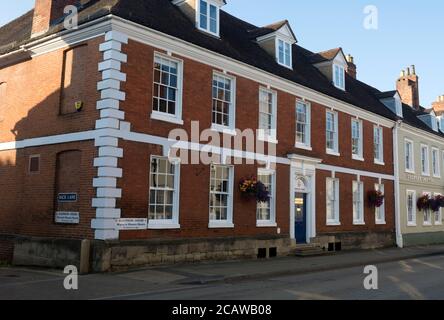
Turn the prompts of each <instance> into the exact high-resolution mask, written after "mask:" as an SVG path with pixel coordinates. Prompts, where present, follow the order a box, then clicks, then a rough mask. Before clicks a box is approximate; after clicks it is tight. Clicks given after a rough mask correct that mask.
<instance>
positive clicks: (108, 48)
mask: <svg viewBox="0 0 444 320" xmlns="http://www.w3.org/2000/svg"><path fill="white" fill-rule="evenodd" d="M127 43H128V36H126V35H125V34H123V33H120V32H117V31H114V30H113V31H108V32H107V33H106V34H105V42H104V43H102V44H101V45H100V51H101V52H103V62H100V63H99V71H101V72H102V81H100V82H99V83H97V90H99V91H100V96H101V100H99V101H97V109H98V110H100V119H99V120H97V121H96V130H98V129H115V130H120V128H121V123H122V122H123V120H125V113H124V112H123V111H121V110H119V109H120V101H125V98H126V95H125V93H124V92H122V91H120V87H121V86H120V84H121V82H125V81H126V75H125V74H124V73H122V72H121V66H122V63H126V62H127V56H126V54H124V53H122V52H121V51H122V45H124V44H127ZM95 146H96V147H97V148H98V154H99V156H98V157H97V158H96V159H95V160H94V166H95V167H97V178H96V179H94V187H95V188H97V189H96V198H95V199H93V200H92V206H93V207H94V208H96V218H95V219H93V220H92V222H91V227H92V228H93V229H95V239H97V240H114V239H118V238H119V231H118V230H117V227H116V219H118V218H120V217H121V211H120V209H119V208H117V206H116V204H117V199H119V198H121V197H122V190H121V189H119V188H117V179H120V178H122V177H123V171H122V169H121V168H118V159H119V158H122V157H123V149H122V148H119V136H118V135H116V134H115V131H113V130H104V131H103V134H101V135H100V134H99V135H97V136H96V138H95Z"/></svg>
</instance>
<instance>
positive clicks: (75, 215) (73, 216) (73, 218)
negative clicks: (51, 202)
mask: <svg viewBox="0 0 444 320" xmlns="http://www.w3.org/2000/svg"><path fill="white" fill-rule="evenodd" d="M55 222H56V223H60V224H79V223H80V213H79V212H67V211H57V212H56V213H55Z"/></svg>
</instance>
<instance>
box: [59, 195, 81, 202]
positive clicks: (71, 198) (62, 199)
mask: <svg viewBox="0 0 444 320" xmlns="http://www.w3.org/2000/svg"><path fill="white" fill-rule="evenodd" d="M77 200H78V196H77V193H59V194H58V196H57V201H58V202H77Z"/></svg>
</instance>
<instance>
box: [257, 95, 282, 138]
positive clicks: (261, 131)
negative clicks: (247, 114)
mask: <svg viewBox="0 0 444 320" xmlns="http://www.w3.org/2000/svg"><path fill="white" fill-rule="evenodd" d="M262 93H266V94H271V97H272V99H273V101H272V114H271V117H272V121H271V126H272V128H271V134H268V133H266V131H265V130H264V129H263V128H261V127H260V123H261V121H260V114H261V111H260V104H261V94H262ZM258 127H259V130H258V139H259V140H261V141H265V142H270V143H274V144H277V143H278V140H277V92H276V91H275V90H271V89H267V88H263V87H260V88H259V124H258Z"/></svg>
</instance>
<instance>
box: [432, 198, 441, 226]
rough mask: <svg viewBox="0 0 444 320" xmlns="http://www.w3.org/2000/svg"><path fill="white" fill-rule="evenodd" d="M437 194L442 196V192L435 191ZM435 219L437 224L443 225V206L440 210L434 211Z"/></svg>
mask: <svg viewBox="0 0 444 320" xmlns="http://www.w3.org/2000/svg"><path fill="white" fill-rule="evenodd" d="M436 196H442V194H441V193H435V197H436ZM433 221H434V224H435V226H442V208H439V209H438V211H435V212H434V215H433Z"/></svg>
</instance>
